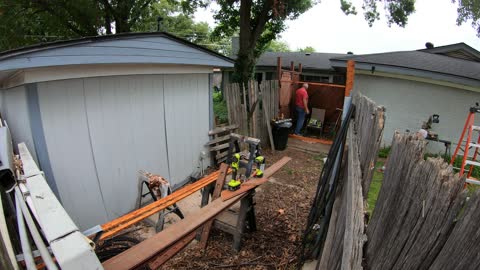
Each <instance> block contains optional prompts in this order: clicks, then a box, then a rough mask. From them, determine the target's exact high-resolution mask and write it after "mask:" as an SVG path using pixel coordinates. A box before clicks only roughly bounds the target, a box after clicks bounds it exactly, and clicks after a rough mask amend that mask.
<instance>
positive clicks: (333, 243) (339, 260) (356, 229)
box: [318, 122, 366, 269]
mask: <svg viewBox="0 0 480 270" xmlns="http://www.w3.org/2000/svg"><path fill="white" fill-rule="evenodd" d="M358 149H359V142H358V138H357V136H356V135H355V130H354V123H353V122H351V123H350V128H349V131H348V156H347V160H346V162H345V164H344V168H343V173H342V175H341V176H340V177H341V181H340V183H339V186H338V188H337V193H336V198H335V203H334V205H333V211H332V216H331V219H330V224H329V231H328V234H327V238H326V241H325V245H324V248H323V252H322V255H321V259H320V261H319V264H318V269H361V268H362V259H363V251H362V249H363V244H364V242H365V240H366V239H365V235H364V211H363V196H362V171H361V168H360V160H359V153H358Z"/></svg>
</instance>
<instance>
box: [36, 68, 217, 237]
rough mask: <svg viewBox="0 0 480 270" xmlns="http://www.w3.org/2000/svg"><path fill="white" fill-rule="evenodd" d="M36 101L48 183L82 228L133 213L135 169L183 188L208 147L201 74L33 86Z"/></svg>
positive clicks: (205, 77) (205, 87)
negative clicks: (47, 161)
mask: <svg viewBox="0 0 480 270" xmlns="http://www.w3.org/2000/svg"><path fill="white" fill-rule="evenodd" d="M38 97H39V100H38V101H39V105H40V112H41V119H42V123H43V129H44V134H45V144H46V146H47V149H48V155H49V159H50V163H51V167H52V171H53V174H54V178H55V182H56V183H57V186H58V190H59V193H60V197H61V200H62V202H63V204H64V206H65V208H66V209H67V211H68V212H69V213H70V214H71V216H72V217H73V219H74V220H75V222H76V223H77V224H78V225H79V226H80V227H81V228H82V229H86V228H89V227H91V226H93V225H96V224H101V223H103V222H105V221H106V220H111V219H114V218H116V217H118V216H120V215H123V214H125V213H127V212H129V211H131V210H133V209H134V208H135V207H136V205H135V202H136V200H137V198H138V195H139V194H138V185H139V183H138V181H137V173H138V170H146V171H149V172H152V173H155V174H160V175H162V176H163V177H165V178H167V179H169V180H170V182H171V184H172V186H173V187H178V186H179V185H181V184H183V183H184V180H185V179H187V178H188V176H189V175H190V174H191V173H192V172H194V171H195V170H197V169H198V166H199V156H200V152H201V151H202V150H204V144H205V143H206V142H207V141H208V130H209V81H208V74H183V75H133V76H110V77H97V78H88V79H73V80H63V81H54V82H48V83H39V84H38ZM204 165H207V164H204Z"/></svg>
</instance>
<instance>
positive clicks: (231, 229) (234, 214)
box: [202, 186, 257, 252]
mask: <svg viewBox="0 0 480 270" xmlns="http://www.w3.org/2000/svg"><path fill="white" fill-rule="evenodd" d="M212 189H213V187H212V186H209V187H206V188H204V190H203V191H202V207H204V206H205V205H207V204H208V200H209V196H210V190H212ZM254 196H255V190H252V191H249V192H248V194H247V195H246V196H245V197H244V198H243V199H241V200H240V208H239V209H238V211H235V210H233V209H232V208H230V209H228V210H226V211H224V212H222V213H221V214H219V215H218V216H217V217H216V218H215V221H214V223H213V226H214V227H215V228H217V229H219V230H222V231H223V232H226V233H229V234H231V235H232V236H233V249H234V250H235V251H237V252H238V251H240V248H241V246H242V236H243V234H244V233H245V232H247V231H248V232H254V231H256V230H257V222H256V216H255V200H254ZM219 200H221V199H219Z"/></svg>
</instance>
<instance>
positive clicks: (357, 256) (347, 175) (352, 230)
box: [317, 96, 480, 270]
mask: <svg viewBox="0 0 480 270" xmlns="http://www.w3.org/2000/svg"><path fill="white" fill-rule="evenodd" d="M354 103H355V105H356V114H355V118H354V121H353V122H352V123H351V125H350V129H349V131H348V137H347V142H348V150H347V158H345V164H344V165H343V168H342V172H343V173H342V175H341V176H340V178H339V180H340V181H339V183H338V188H337V190H336V194H335V202H334V205H333V210H332V214H331V216H330V223H329V227H328V232H327V236H326V239H325V243H324V245H323V249H322V253H321V254H320V256H319V257H318V259H319V262H318V265H317V266H318V268H317V269H372V270H380V269H382V270H393V269H398V270H400V269H402V270H403V269H406V270H409V269H412V270H413V269H432V270H436V269H480V256H479V255H478V254H480V245H479V244H478V243H480V233H479V228H480V189H477V190H475V191H469V190H468V189H464V184H465V178H464V177H460V176H459V175H458V174H454V172H453V169H452V167H451V166H449V165H448V164H447V163H445V162H444V161H443V159H440V158H437V159H432V158H429V159H427V160H425V159H424V153H425V147H426V144H427V142H426V141H425V140H424V139H420V138H418V137H417V136H416V135H415V134H408V133H407V134H400V133H396V134H395V135H394V137H393V142H392V148H391V152H390V154H389V157H388V161H387V164H386V170H385V174H384V179H383V183H382V186H381V189H380V192H379V196H378V199H377V202H376V205H375V209H374V212H373V216H372V218H371V220H370V221H369V222H368V224H367V225H365V223H364V220H365V219H364V216H365V215H364V209H365V207H364V205H365V199H366V197H364V196H363V195H362V194H366V192H365V190H363V191H362V189H363V188H362V186H364V187H366V189H367V188H368V186H369V183H370V181H371V177H372V169H373V167H374V166H373V164H375V157H376V155H377V152H378V145H379V144H380V140H379V137H381V132H382V131H381V129H382V128H383V123H384V116H383V113H384V110H383V108H381V107H377V106H376V105H375V104H374V103H373V102H371V101H370V100H368V99H367V98H365V97H362V96H357V97H355V98H354ZM362 164H363V165H362ZM364 251H365V252H364Z"/></svg>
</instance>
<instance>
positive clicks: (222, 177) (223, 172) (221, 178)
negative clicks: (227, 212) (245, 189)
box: [200, 163, 228, 249]
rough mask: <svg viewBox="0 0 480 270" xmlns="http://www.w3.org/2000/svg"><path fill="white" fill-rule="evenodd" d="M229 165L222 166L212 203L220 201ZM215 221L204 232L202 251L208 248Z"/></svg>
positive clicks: (204, 228)
mask: <svg viewBox="0 0 480 270" xmlns="http://www.w3.org/2000/svg"><path fill="white" fill-rule="evenodd" d="M227 171H228V165H227V164H225V163H222V165H220V175H219V176H218V178H217V182H216V183H215V189H214V190H213V195H212V201H214V200H216V199H218V197H220V193H221V192H222V188H223V185H224V184H225V179H226V177H227ZM212 225H213V220H210V221H208V222H207V223H206V224H205V225H204V226H203V230H202V236H201V238H200V246H201V247H202V249H205V248H207V242H208V236H209V235H210V229H211V228H212Z"/></svg>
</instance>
